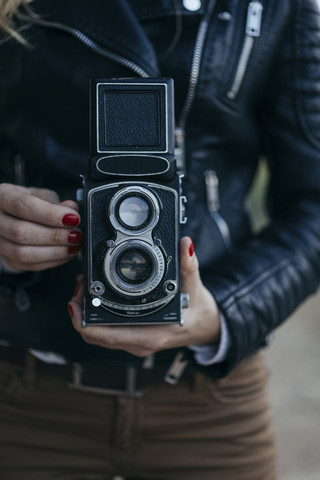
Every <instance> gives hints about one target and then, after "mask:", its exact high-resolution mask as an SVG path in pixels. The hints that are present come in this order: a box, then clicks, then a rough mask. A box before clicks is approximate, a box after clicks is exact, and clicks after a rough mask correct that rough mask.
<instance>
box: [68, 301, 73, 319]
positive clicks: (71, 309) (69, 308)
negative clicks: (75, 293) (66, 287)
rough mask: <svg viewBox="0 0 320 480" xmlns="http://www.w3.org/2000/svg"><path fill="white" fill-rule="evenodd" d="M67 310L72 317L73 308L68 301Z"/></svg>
mask: <svg viewBox="0 0 320 480" xmlns="http://www.w3.org/2000/svg"><path fill="white" fill-rule="evenodd" d="M68 312H69V315H70V317H73V308H72V306H71V305H70V303H68Z"/></svg>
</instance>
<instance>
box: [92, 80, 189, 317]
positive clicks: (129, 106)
mask: <svg viewBox="0 0 320 480" xmlns="http://www.w3.org/2000/svg"><path fill="white" fill-rule="evenodd" d="M90 104H91V107H90V118H91V156H90V159H89V172H88V175H87V176H86V177H84V181H83V184H84V196H83V199H84V202H83V203H84V222H85V224H84V229H85V246H84V276H85V306H84V322H83V324H84V326H86V325H92V324H95V325H97V324H98V325H99V324H112V325H115V324H169V323H182V317H181V309H182V308H183V307H184V306H186V304H187V298H186V295H181V294H180V266H179V262H180V259H179V239H180V223H185V221H186V219H185V213H184V212H185V207H184V204H185V197H183V196H181V192H180V190H181V178H180V176H179V174H178V173H177V169H176V161H175V157H174V106H173V81H172V79H162V78H161V79H156V78H153V79H151V78H148V79H139V78H138V79H135V78H130V79H93V80H91V101H90Z"/></svg>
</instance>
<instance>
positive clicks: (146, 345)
mask: <svg viewBox="0 0 320 480" xmlns="http://www.w3.org/2000/svg"><path fill="white" fill-rule="evenodd" d="M180 246H181V291H182V292H183V293H188V294H189V296H190V302H189V307H188V308H187V309H185V310H183V319H184V325H183V327H181V326H180V325H142V326H141V325H130V326H122V325H120V326H119V325H116V326H105V325H103V326H92V325H90V326H87V327H86V328H83V327H82V319H83V313H82V309H83V291H84V287H83V282H82V279H81V277H80V278H79V279H78V286H77V288H76V291H75V294H74V296H73V297H72V300H71V301H70V302H69V303H68V310H69V314H70V316H71V319H72V323H73V326H74V328H75V329H76V330H77V331H78V332H79V333H80V335H81V336H82V338H83V339H84V340H85V342H87V343H89V344H92V345H98V346H100V347H104V348H110V349H114V350H125V351H127V352H129V353H132V354H133V355H136V356H138V357H146V356H148V355H150V354H152V353H155V352H157V351H159V350H165V349H170V348H176V347H182V346H186V345H196V344H210V343H216V342H218V341H219V339H220V321H219V311H218V308H217V304H216V302H215V300H214V298H213V296H212V295H211V294H210V292H209V291H208V290H207V289H206V288H205V287H204V285H203V283H202V281H201V278H200V274H199V265H198V260H197V257H196V255H195V253H194V250H193V244H192V241H191V239H190V238H189V237H183V238H182V239H181V245H180Z"/></svg>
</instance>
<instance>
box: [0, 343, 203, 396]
mask: <svg viewBox="0 0 320 480" xmlns="http://www.w3.org/2000/svg"><path fill="white" fill-rule="evenodd" d="M30 356H31V354H30V353H29V352H28V351H26V350H23V349H16V348H11V347H3V346H0V358H2V359H3V360H6V361H9V362H12V363H16V364H19V365H21V366H23V365H25V362H26V358H27V357H29V360H30ZM32 359H33V360H32V361H33V362H34V364H35V370H36V371H37V372H39V373H46V374H51V375H55V376H58V377H60V378H63V379H65V380H66V382H67V385H68V386H69V387H70V388H73V389H76V390H80V391H87V392H91V393H100V394H105V395H124V396H140V395H141V389H142V388H143V387H146V386H148V385H155V384H159V383H161V382H164V381H166V382H168V383H171V384H175V383H177V381H179V380H180V378H184V379H191V378H193V375H194V371H193V369H192V368H191V366H190V365H189V364H188V361H187V359H186V358H185V356H184V353H183V352H182V351H181V352H178V354H177V355H176V357H175V359H174V360H173V362H172V363H171V364H160V365H150V363H151V364H152V362H149V365H148V362H143V363H142V365H141V366H139V367H136V366H132V365H124V364H115V365H113V364H107V363H105V364H103V363H88V362H84V363H79V362H73V363H66V364H65V365H60V364H53V363H46V362H43V361H41V360H38V359H37V358H36V357H34V356H33V355H32ZM144 365H145V366H144Z"/></svg>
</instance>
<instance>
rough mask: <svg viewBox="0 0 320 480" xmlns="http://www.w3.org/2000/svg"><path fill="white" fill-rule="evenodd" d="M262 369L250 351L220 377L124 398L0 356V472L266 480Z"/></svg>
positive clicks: (78, 478) (88, 479) (270, 462)
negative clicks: (68, 383)
mask: <svg viewBox="0 0 320 480" xmlns="http://www.w3.org/2000/svg"><path fill="white" fill-rule="evenodd" d="M29 370H30V369H29ZM268 376H269V375H268V371H267V369H266V367H265V364H264V361H263V357H262V355H261V354H258V355H256V356H254V357H252V358H251V359H248V360H245V361H244V362H242V364H241V365H240V366H238V367H237V368H236V369H235V370H234V371H233V372H232V373H231V374H230V375H229V376H228V377H227V378H225V379H222V380H219V381H216V380H212V379H209V378H206V377H205V376H203V375H202V374H196V376H195V378H194V380H193V381H192V383H190V381H183V380H181V381H180V382H179V383H178V385H176V386H174V387H173V386H171V385H169V384H166V383H163V384H161V385H154V386H149V387H146V388H145V389H144V390H143V395H142V397H140V398H126V397H116V396H104V395H97V394H89V393H83V392H77V391H74V390H71V389H70V388H69V387H67V386H66V385H65V382H64V381H63V380H62V379H60V378H57V377H53V376H51V375H47V374H40V373H36V374H35V372H30V371H28V369H26V368H24V369H23V368H22V367H18V366H17V365H14V364H10V363H8V362H4V361H1V362H0V478H1V480H53V479H61V480H102V479H103V480H112V479H113V477H114V476H117V475H123V476H124V477H125V478H126V479H130V480H162V479H166V480H275V479H276V473H275V470H276V469H275V446H274V436H273V427H272V417H271V413H270V406H269V402H268V394H267V384H268Z"/></svg>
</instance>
